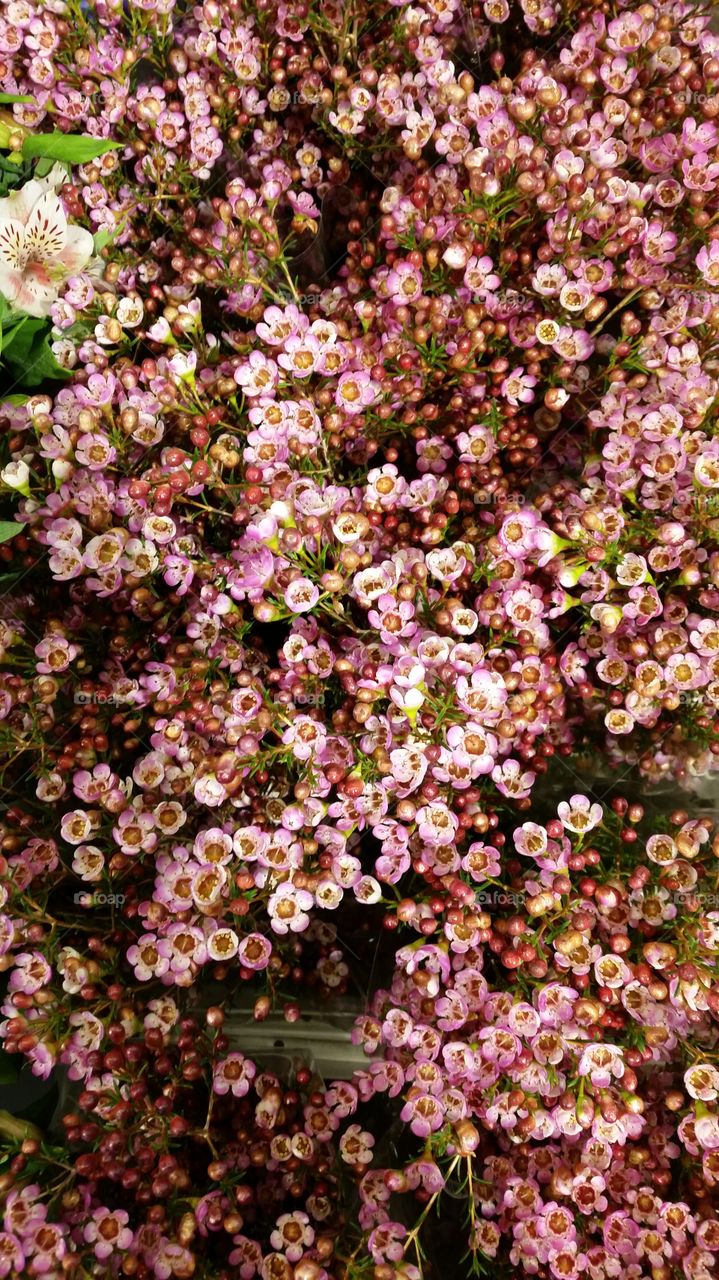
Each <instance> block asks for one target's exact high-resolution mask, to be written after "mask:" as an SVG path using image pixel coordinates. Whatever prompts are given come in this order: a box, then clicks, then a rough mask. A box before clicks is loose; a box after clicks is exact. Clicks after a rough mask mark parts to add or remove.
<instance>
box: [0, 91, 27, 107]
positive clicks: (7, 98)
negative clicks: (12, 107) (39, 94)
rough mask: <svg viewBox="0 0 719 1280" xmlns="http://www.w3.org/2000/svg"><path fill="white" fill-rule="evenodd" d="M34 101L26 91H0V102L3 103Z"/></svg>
mask: <svg viewBox="0 0 719 1280" xmlns="http://www.w3.org/2000/svg"><path fill="white" fill-rule="evenodd" d="M34 101H35V99H34V98H32V97H31V96H30V95H29V94H28V93H0V103H2V104H3V105H4V104H5V103H6V102H34Z"/></svg>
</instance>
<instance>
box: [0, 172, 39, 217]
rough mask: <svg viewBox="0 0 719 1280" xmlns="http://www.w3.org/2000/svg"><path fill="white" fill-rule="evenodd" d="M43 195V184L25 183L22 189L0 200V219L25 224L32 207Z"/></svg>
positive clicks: (33, 180) (33, 181)
mask: <svg viewBox="0 0 719 1280" xmlns="http://www.w3.org/2000/svg"><path fill="white" fill-rule="evenodd" d="M44 195H45V185H44V183H42V182H36V181H35V179H34V178H33V179H31V181H30V182H26V183H25V186H24V187H19V188H18V190H17V191H12V192H11V193H10V195H9V196H6V197H5V198H4V199H3V200H0V219H2V220H3V221H4V220H5V219H6V218H15V219H16V220H17V221H18V222H22V223H26V222H27V220H28V218H29V217H30V214H31V212H32V210H33V207H34V206H35V205H36V204H37V202H38V200H39V199H40V198H41V196H44Z"/></svg>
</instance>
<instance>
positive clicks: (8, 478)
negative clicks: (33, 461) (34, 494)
mask: <svg viewBox="0 0 719 1280" xmlns="http://www.w3.org/2000/svg"><path fill="white" fill-rule="evenodd" d="M0 479H2V482H3V484H6V485H7V486H8V488H9V489H19V490H20V492H21V493H25V494H27V493H29V491H30V488H29V483H28V482H29V480H30V468H29V466H28V465H27V463H26V462H23V460H22V458H20V459H19V460H18V461H17V462H9V463H8V465H7V466H6V467H3V469H2V471H0Z"/></svg>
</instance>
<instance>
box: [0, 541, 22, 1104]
mask: <svg viewBox="0 0 719 1280" xmlns="http://www.w3.org/2000/svg"><path fill="white" fill-rule="evenodd" d="M24 528H25V525H24V524H21V523H20V521H19V520H0V542H9V541H10V539H11V538H14V537H16V535H17V534H18V533H22V531H23V529H24ZM7 576H8V575H7V574H4V575H3V577H7ZM13 1078H14V1077H13ZM2 1082H3V1075H2V1055H0V1083H2Z"/></svg>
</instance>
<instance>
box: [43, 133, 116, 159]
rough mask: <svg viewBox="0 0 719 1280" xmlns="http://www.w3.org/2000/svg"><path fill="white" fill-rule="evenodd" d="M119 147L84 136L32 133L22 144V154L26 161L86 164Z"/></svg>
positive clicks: (107, 140) (106, 139)
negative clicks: (44, 160) (45, 159)
mask: <svg viewBox="0 0 719 1280" xmlns="http://www.w3.org/2000/svg"><path fill="white" fill-rule="evenodd" d="M121 146H122V143H121V142H110V141H109V139H108V138H87V137H85V135H84V134H76V133H74V134H73V133H57V132H56V133H32V134H29V136H28V137H27V138H26V139H25V141H24V142H23V144H22V154H23V156H24V157H25V159H26V160H30V159H33V158H34V157H35V156H43V157H47V158H48V159H49V160H64V161H65V162H66V163H67V164H87V163H88V161H89V160H96V159H97V157H98V156H102V155H104V154H105V152H106V151H114V150H115V149H116V148H118V147H121Z"/></svg>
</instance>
